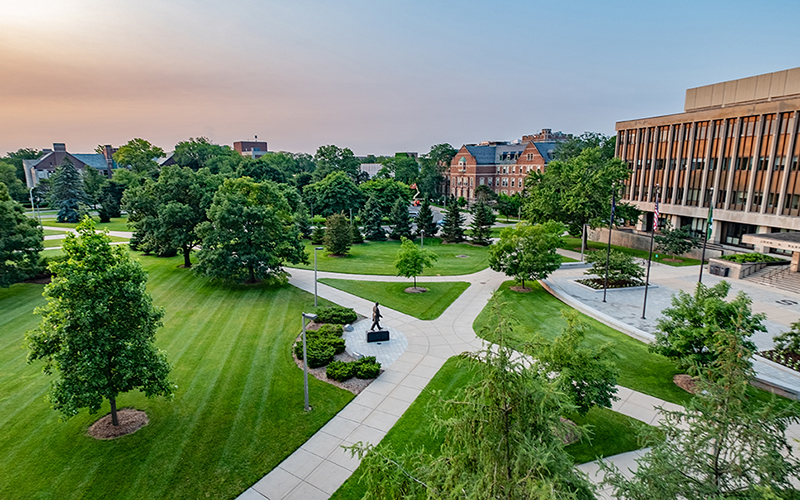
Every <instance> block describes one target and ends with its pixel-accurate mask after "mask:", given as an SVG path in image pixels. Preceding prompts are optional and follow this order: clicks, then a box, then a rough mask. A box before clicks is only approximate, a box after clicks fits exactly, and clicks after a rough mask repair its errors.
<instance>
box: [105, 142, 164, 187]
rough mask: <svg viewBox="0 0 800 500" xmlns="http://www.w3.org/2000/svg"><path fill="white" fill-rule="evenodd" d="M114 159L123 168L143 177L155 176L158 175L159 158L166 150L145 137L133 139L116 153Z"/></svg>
mask: <svg viewBox="0 0 800 500" xmlns="http://www.w3.org/2000/svg"><path fill="white" fill-rule="evenodd" d="M113 156H114V161H115V162H117V165H119V166H120V167H122V168H126V169H130V171H131V172H133V173H134V174H137V175H139V176H141V177H146V178H154V177H156V176H157V175H158V162H157V161H156V159H157V158H161V157H162V156H164V150H163V149H161V148H160V147H158V146H154V145H153V144H151V143H150V142H149V141H146V140H144V139H139V138H136V139H131V140H130V141H128V142H127V143H125V144H124V145H122V146H120V147H119V149H117V151H116V152H115V153H114V155H113Z"/></svg>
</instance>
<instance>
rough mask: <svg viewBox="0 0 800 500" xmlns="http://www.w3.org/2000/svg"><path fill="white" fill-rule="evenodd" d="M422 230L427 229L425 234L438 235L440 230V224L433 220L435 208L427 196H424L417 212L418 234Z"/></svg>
mask: <svg viewBox="0 0 800 500" xmlns="http://www.w3.org/2000/svg"><path fill="white" fill-rule="evenodd" d="M421 231H425V236H436V233H437V232H438V231H439V226H438V225H437V224H436V222H434V221H433V210H431V205H430V203H428V197H427V196H426V197H424V198H422V204H421V205H420V207H419V214H417V234H422V233H421Z"/></svg>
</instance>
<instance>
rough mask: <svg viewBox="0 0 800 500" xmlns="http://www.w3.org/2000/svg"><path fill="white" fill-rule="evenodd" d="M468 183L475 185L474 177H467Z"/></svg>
mask: <svg viewBox="0 0 800 500" xmlns="http://www.w3.org/2000/svg"><path fill="white" fill-rule="evenodd" d="M469 185H470V186H474V185H475V177H470V178H469Z"/></svg>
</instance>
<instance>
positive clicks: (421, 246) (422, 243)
mask: <svg viewBox="0 0 800 500" xmlns="http://www.w3.org/2000/svg"><path fill="white" fill-rule="evenodd" d="M419 234H420V235H421V236H422V239H420V242H419V247H420V248H425V230H424V229H420V230H419Z"/></svg>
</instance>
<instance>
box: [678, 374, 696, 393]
mask: <svg viewBox="0 0 800 500" xmlns="http://www.w3.org/2000/svg"><path fill="white" fill-rule="evenodd" d="M672 381H673V382H675V385H677V386H678V387H680V388H681V389H683V390H684V391H686V392H688V393H689V394H694V393H695V392H697V384H696V383H695V380H694V378H693V377H691V376H689V375H686V374H678V375H675V376H674V377H672Z"/></svg>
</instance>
